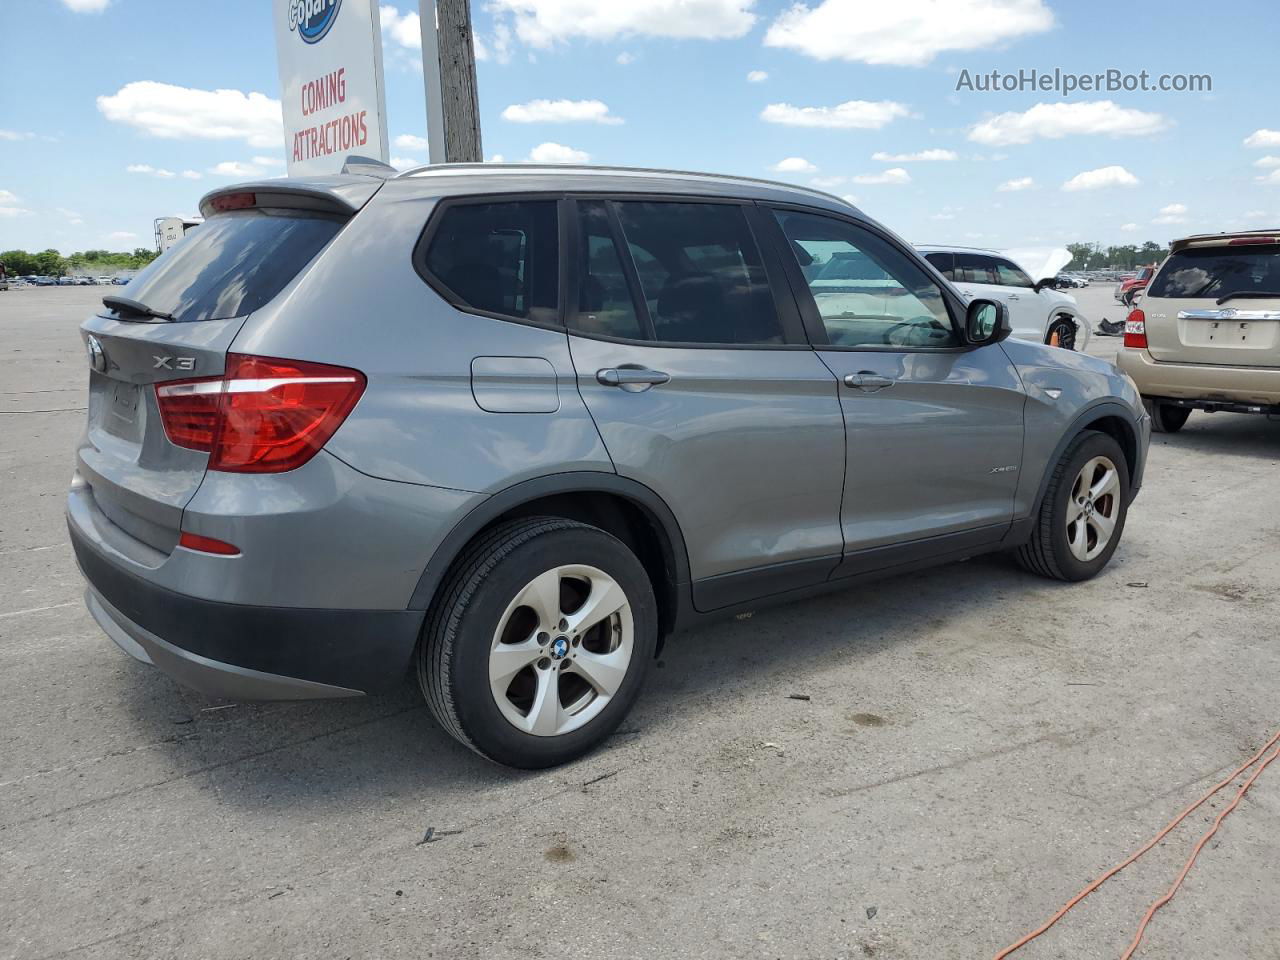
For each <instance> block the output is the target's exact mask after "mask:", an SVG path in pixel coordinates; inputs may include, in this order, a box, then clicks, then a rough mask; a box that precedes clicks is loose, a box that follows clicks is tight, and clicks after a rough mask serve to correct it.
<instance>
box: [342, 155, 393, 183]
mask: <svg viewBox="0 0 1280 960" xmlns="http://www.w3.org/2000/svg"><path fill="white" fill-rule="evenodd" d="M342 172H343V173H346V174H353V175H355V176H358V177H377V178H378V179H379V180H390V179H391V178H392V177H394V176H395V175H396V174H397V173H399V171H398V170H396V168H395V167H393V166H391V164H389V163H383V162H382V161H381V160H375V159H374V158H373V157H361V156H358V155H357V154H354V153H353V154H348V156H347V159H346V160H345V161H343V164H342Z"/></svg>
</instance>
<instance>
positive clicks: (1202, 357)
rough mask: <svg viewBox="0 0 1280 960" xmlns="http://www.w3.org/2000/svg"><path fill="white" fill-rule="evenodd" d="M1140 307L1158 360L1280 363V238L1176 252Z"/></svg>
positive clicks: (1250, 364) (1254, 364) (1245, 364)
mask: <svg viewBox="0 0 1280 960" xmlns="http://www.w3.org/2000/svg"><path fill="white" fill-rule="evenodd" d="M1268 239H1270V238H1268ZM1139 306H1140V308H1141V309H1142V311H1143V313H1144V314H1145V316H1146V327H1147V350H1148V352H1149V353H1150V354H1151V356H1152V358H1153V359H1155V360H1157V361H1160V360H1166V361H1175V362H1179V363H1215V364H1225V365H1229V366H1237V367H1280V243H1276V242H1269V243H1268V242H1263V243H1259V242H1256V240H1254V239H1253V238H1250V239H1249V240H1248V241H1247V242H1241V239H1237V240H1235V241H1234V242H1233V241H1231V240H1226V241H1222V242H1215V243H1212V244H1209V245H1203V246H1192V247H1186V248H1184V249H1181V250H1176V251H1174V252H1173V253H1172V254H1170V256H1169V259H1168V260H1166V261H1165V263H1164V265H1163V266H1162V267H1161V268H1160V272H1159V273H1158V274H1156V276H1155V278H1154V279H1153V280H1152V281H1151V284H1150V286H1148V288H1147V291H1146V293H1145V295H1144V297H1143V299H1142V301H1141V303H1140V304H1139Z"/></svg>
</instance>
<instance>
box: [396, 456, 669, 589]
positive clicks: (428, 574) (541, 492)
mask: <svg viewBox="0 0 1280 960" xmlns="http://www.w3.org/2000/svg"><path fill="white" fill-rule="evenodd" d="M563 493H609V494H614V495H615V496H619V497H622V498H623V499H626V500H630V501H631V502H632V503H634V504H636V505H637V506H639V507H640V508H641V509H642V510H644V511H645V512H646V513H648V514H649V516H650V517H651V518H652V519H653V520H654V521H655V522H656V523H657V524H658V525H659V526H661V528H662V531H663V533H664V534H665V535H666V539H667V542H668V544H670V554H669V556H668V557H667V560H668V562H669V563H670V564H671V569H672V571H673V573H674V574H675V581H676V586H677V588H679V587H681V586H682V585H685V584H688V582H689V553H688V550H687V549H686V548H685V542H684V534H683V533H682V532H681V530H680V524H679V523H678V522H677V521H676V517H675V514H674V513H672V512H671V508H670V507H668V506H667V504H666V501H664V500H663V499H662V498H661V497H660V496H658V494H656V493H654V492H653V490H651V489H649V488H648V487H646V486H645V485H644V484H642V483H640V482H639V481H636V480H631V479H629V478H628V477H620V476H618V475H617V474H616V473H604V472H602V471H598V470H575V471H570V472H567V473H553V474H549V475H547V476H544V477H535V478H534V479H532V480H524V481H522V482H520V483H517V484H513V485H512V486H510V487H507V488H505V489H503V490H500V491H498V492H497V493H495V494H493V495H492V496H490V497H488V498H486V499H485V500H483V501H482V502H480V503H479V504H477V505H476V506H475V507H474V508H473V509H472V510H471V512H470V513H468V514H467V515H466V516H465V517H463V518H462V519H461V520H460V521H458V523H457V524H456V525H455V526H454V528H453V529H452V530H450V531H449V533H448V534H447V535H446V536H445V538H444V539H443V540H442V541H440V545H439V546H438V547H436V550H435V552H434V553H433V554H432V555H431V559H430V560H428V561H427V566H426V568H425V569H424V570H423V571H422V575H421V576H420V577H419V578H418V585H417V586H416V587H415V588H414V591H413V596H412V597H410V599H409V609H410V610H426V609H427V608H428V607H429V606H430V605H431V601H432V599H433V598H434V596H435V593H436V590H437V589H438V588H439V586H440V583H441V581H442V580H443V579H444V576H445V574H446V573H447V572H448V570H449V567H451V566H452V565H453V562H454V560H456V559H457V558H458V555H459V554H460V553H461V552H462V550H463V548H464V547H465V546H466V545H467V544H468V543H469V542H471V539H472V538H473V537H474V536H475V535H476V534H477V533H479V532H480V531H481V530H483V529H484V528H485V527H487V526H488V525H489V524H491V523H492V522H493V521H494V520H496V519H497V518H498V517H500V516H502V515H503V514H504V513H506V512H507V511H509V510H513V509H515V508H516V507H519V506H521V505H522V504H525V503H530V502H532V501H534V500H540V499H541V498H543V497H547V496H551V495H553V494H563ZM678 592H679V591H678Z"/></svg>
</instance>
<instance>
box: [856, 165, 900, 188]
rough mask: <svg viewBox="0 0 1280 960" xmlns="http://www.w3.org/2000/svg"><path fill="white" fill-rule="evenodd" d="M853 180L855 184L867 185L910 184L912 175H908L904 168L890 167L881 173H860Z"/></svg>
mask: <svg viewBox="0 0 1280 960" xmlns="http://www.w3.org/2000/svg"><path fill="white" fill-rule="evenodd" d="M852 179H853V182H854V183H867V184H882V183H894V184H897V183H910V182H911V174H909V173H907V171H906V170H904V169H902V167H890V168H889V169H888V170H885V171H882V172H881V173H860V174H858V175H857V176H856V177H853V178H852Z"/></svg>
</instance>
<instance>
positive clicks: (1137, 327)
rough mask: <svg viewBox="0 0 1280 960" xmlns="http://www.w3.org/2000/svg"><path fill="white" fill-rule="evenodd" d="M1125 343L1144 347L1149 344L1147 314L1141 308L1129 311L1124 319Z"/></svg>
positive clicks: (1129, 345)
mask: <svg viewBox="0 0 1280 960" xmlns="http://www.w3.org/2000/svg"><path fill="white" fill-rule="evenodd" d="M1124 345H1125V346H1126V347H1142V348H1144V349H1145V348H1146V346H1147V315H1146V314H1145V313H1143V312H1142V311H1141V310H1138V309H1134V310H1131V311H1129V316H1128V317H1127V318H1126V319H1125V321H1124Z"/></svg>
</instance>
